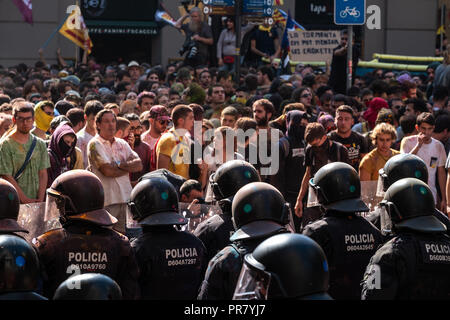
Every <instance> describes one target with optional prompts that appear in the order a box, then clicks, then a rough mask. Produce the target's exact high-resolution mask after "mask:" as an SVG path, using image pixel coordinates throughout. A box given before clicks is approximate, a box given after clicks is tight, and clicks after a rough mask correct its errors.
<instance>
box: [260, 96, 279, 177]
mask: <svg viewBox="0 0 450 320" xmlns="http://www.w3.org/2000/svg"><path fill="white" fill-rule="evenodd" d="M274 113H275V108H274V107H273V104H272V102H270V101H269V100H267V99H259V100H256V101H255V102H254V103H253V118H254V119H255V121H256V124H257V132H258V143H257V146H258V159H259V160H261V159H260V156H261V152H260V150H259V148H260V147H261V146H262V145H264V143H267V150H266V152H265V155H266V156H267V157H268V158H269V159H271V158H272V155H271V145H272V135H273V136H274V137H275V136H277V138H278V139H279V138H282V137H283V133H282V132H281V131H280V130H278V129H275V128H272V127H270V126H269V121H270V120H272V116H273V114H274ZM272 131H275V133H274V134H273V133H272ZM278 139H277V141H273V143H276V144H278ZM260 164H261V166H260V168H259V170H260V172H259V173H260V175H261V181H263V182H267V183H269V180H270V176H271V175H269V174H264V171H266V170H268V169H269V168H271V167H272V162H271V161H270V162H269V163H262V162H260ZM271 171H272V170H271ZM270 173H272V172H270Z"/></svg>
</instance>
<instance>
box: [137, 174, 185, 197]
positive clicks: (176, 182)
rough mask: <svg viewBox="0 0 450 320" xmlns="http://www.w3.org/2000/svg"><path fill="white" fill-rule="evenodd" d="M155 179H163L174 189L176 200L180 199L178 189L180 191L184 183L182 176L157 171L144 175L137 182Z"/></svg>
mask: <svg viewBox="0 0 450 320" xmlns="http://www.w3.org/2000/svg"><path fill="white" fill-rule="evenodd" d="M155 177H158V178H163V179H166V180H167V181H169V182H170V183H171V184H172V185H173V186H174V187H175V190H176V191H177V194H178V198H181V195H180V189H181V186H182V185H183V183H185V182H186V179H185V178H183V177H182V176H180V175H178V174H175V173H173V172H171V171H169V170H167V169H158V170H154V171H152V172H149V173H146V174H144V175H143V176H142V177H140V178H139V180H138V182H141V181H143V180H147V179H150V178H155Z"/></svg>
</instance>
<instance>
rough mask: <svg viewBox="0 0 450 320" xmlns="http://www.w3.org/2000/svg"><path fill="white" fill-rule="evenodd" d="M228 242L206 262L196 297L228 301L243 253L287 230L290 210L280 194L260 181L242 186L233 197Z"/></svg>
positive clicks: (239, 268) (235, 281) (232, 291)
mask: <svg viewBox="0 0 450 320" xmlns="http://www.w3.org/2000/svg"><path fill="white" fill-rule="evenodd" d="M232 216H233V224H234V226H235V229H236V232H235V233H234V234H233V235H232V236H231V238H230V240H231V241H232V243H231V244H230V245H228V246H226V247H225V248H223V249H222V250H221V251H219V253H217V254H216V255H215V256H214V258H213V259H211V260H210V262H209V264H208V269H207V271H206V275H205V279H204V281H203V283H202V288H201V291H200V294H199V296H198V299H199V300H231V299H232V298H233V293H234V290H235V287H236V283H237V280H238V278H239V273H240V272H241V267H242V264H243V259H244V256H245V255H246V254H248V253H251V252H253V250H254V249H255V248H256V247H257V246H258V245H259V244H260V243H261V242H262V241H264V240H265V239H267V238H269V237H270V236H272V235H275V234H278V233H285V232H288V231H287V229H286V228H285V225H287V224H288V223H289V218H290V216H291V215H290V210H289V205H288V204H287V203H286V202H285V200H284V198H283V196H282V195H281V193H280V192H279V191H278V190H277V189H275V188H274V187H273V186H271V185H269V184H267V183H263V182H253V183H250V184H247V185H246V186H244V187H242V188H241V189H240V190H239V191H238V192H237V193H236V196H235V197H234V199H233V204H232Z"/></svg>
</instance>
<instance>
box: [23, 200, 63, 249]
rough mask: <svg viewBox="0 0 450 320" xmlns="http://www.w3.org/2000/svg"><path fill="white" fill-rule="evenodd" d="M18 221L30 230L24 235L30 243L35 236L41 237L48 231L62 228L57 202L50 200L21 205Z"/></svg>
mask: <svg viewBox="0 0 450 320" xmlns="http://www.w3.org/2000/svg"><path fill="white" fill-rule="evenodd" d="M17 222H18V224H19V225H20V226H21V227H23V228H25V229H27V230H28V231H29V233H27V234H23V235H22V236H23V237H24V238H25V239H26V240H27V241H29V242H30V243H31V241H32V240H33V238H36V237H39V236H40V235H42V234H44V233H46V232H47V231H50V230H53V229H57V228H61V223H60V222H59V211H58V209H57V206H56V203H55V202H52V203H49V202H48V201H46V202H40V203H30V204H22V205H20V210H19V215H18V217H17Z"/></svg>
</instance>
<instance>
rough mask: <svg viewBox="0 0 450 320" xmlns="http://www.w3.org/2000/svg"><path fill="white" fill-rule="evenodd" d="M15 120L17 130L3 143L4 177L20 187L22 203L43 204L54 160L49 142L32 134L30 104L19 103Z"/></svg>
mask: <svg viewBox="0 0 450 320" xmlns="http://www.w3.org/2000/svg"><path fill="white" fill-rule="evenodd" d="M12 120H13V124H14V125H15V129H14V130H13V131H11V133H10V134H9V135H8V136H6V137H4V138H3V139H2V140H1V142H0V177H1V178H3V179H5V180H7V181H8V182H10V183H11V184H12V185H13V186H14V188H16V190H17V192H18V194H19V199H20V202H21V203H33V202H43V201H44V198H45V189H46V187H47V179H48V176H47V168H49V167H50V159H49V156H48V152H47V146H46V144H45V142H44V141H43V140H42V139H40V138H38V137H36V136H34V135H33V134H30V131H31V129H32V128H33V122H34V109H33V105H32V104H31V103H29V102H26V101H20V102H17V103H15V104H14V105H13V118H12ZM30 149H31V151H30ZM28 154H30V155H29V156H28V157H27V155H28ZM27 158H29V161H26V159H27Z"/></svg>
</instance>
